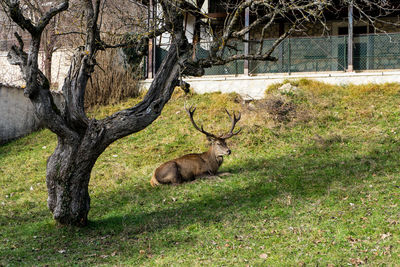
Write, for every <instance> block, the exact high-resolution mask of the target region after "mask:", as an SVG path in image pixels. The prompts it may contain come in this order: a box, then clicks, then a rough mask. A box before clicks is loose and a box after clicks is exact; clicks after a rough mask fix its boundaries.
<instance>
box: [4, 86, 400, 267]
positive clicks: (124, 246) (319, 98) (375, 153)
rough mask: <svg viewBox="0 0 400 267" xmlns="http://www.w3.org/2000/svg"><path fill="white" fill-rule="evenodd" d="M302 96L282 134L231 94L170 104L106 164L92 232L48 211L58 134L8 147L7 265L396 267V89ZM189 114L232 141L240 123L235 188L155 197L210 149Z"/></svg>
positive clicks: (295, 98) (95, 181) (187, 189)
mask: <svg viewBox="0 0 400 267" xmlns="http://www.w3.org/2000/svg"><path fill="white" fill-rule="evenodd" d="M295 83H296V85H298V86H299V87H300V88H302V89H301V91H300V93H299V94H296V95H291V96H284V97H285V101H290V102H292V103H295V104H296V106H297V112H296V114H294V115H293V117H291V119H290V120H289V121H285V122H278V121H274V120H273V119H272V117H271V116H270V115H268V114H267V113H266V111H265V109H264V108H263V107H264V105H263V101H260V102H258V103H255V104H254V106H252V107H250V108H248V107H246V106H242V105H241V104H240V103H238V101H237V99H238V96H236V95H224V94H206V95H192V96H187V97H185V96H182V95H180V94H178V95H176V96H175V97H174V98H173V99H172V100H171V101H170V102H169V104H168V105H167V106H166V108H165V110H164V111H163V114H162V116H161V117H160V118H159V119H157V120H156V121H155V122H154V123H153V124H152V125H151V126H150V127H148V128H147V129H145V130H144V131H141V132H139V133H137V134H134V135H131V136H129V137H126V138H124V139H122V140H119V141H118V142H116V143H114V144H113V145H111V146H110V147H109V148H108V149H107V150H106V151H105V152H104V154H103V155H102V156H101V157H100V158H99V160H98V162H97V163H96V165H95V167H94V169H93V172H92V178H91V181H90V194H91V198H92V202H91V204H92V206H91V211H90V213H89V219H90V224H89V226H88V227H86V228H69V227H64V228H58V227H56V226H55V223H54V222H53V220H52V218H51V214H50V212H49V211H48V209H47V207H46V198H47V196H46V185H45V173H46V170H45V167H46V159H47V157H48V156H49V155H50V154H51V152H52V151H53V149H54V148H55V146H56V137H55V135H54V134H52V133H51V132H49V131H48V130H42V131H39V132H37V133H34V134H31V135H29V136H27V137H25V138H22V139H20V140H17V141H14V142H11V143H9V144H7V145H3V146H1V147H0V166H1V167H0V266H2V265H5V266H8V265H10V266H20V265H35V266H44V265H50V266H59V265H68V266H69V265H82V266H87V265H134V266H137V265H145V266H154V265H174V266H189V265H194V266H202V265H213V266H231V265H238V266H245V265H250V266H265V265H272V266H289V265H311V266H315V265H322V266H327V265H329V264H332V265H335V266H345V265H358V264H361V263H365V264H368V265H392V266H393V265H396V264H398V263H399V262H400V230H399V229H400V227H399V220H400V219H399V218H400V179H399V177H400V164H399V162H400V136H399V133H400V127H399V123H400V110H399V105H400V86H399V85H397V84H385V85H373V84H370V85H364V86H354V85H350V86H342V87H335V86H328V85H325V84H322V83H318V82H313V81H307V80H300V81H296V82H295ZM277 87H278V86H275V87H273V88H270V89H269V92H270V94H269V95H268V96H267V97H270V96H271V94H276V90H277ZM137 101H138V99H131V100H128V101H126V102H124V103H122V104H119V105H115V106H108V107H103V108H99V109H97V110H93V111H92V113H91V114H92V116H96V117H104V116H106V115H107V114H109V113H110V112H113V111H115V110H118V109H120V108H122V107H127V106H129V105H132V104H133V103H136V102H137ZM185 101H187V102H188V103H189V104H191V103H194V104H196V105H197V107H198V108H197V111H196V114H195V119H196V120H197V121H199V122H202V123H203V124H204V126H205V128H206V129H207V130H210V131H216V132H222V131H224V129H228V128H229V121H228V118H227V116H226V114H224V110H223V109H224V108H225V107H227V108H228V109H230V110H237V111H238V110H241V111H242V113H243V116H242V120H241V121H240V122H239V124H240V125H239V126H241V127H243V131H242V133H241V134H240V135H238V136H235V137H234V138H232V139H231V140H230V143H229V144H230V147H231V149H232V151H233V153H232V155H231V156H229V157H226V159H225V162H224V164H223V165H222V168H221V171H229V172H231V173H232V175H231V176H225V177H222V178H221V179H208V180H207V179H205V180H199V181H197V182H194V183H189V184H183V185H181V186H162V187H158V188H151V187H150V184H149V180H150V177H151V174H152V172H153V170H154V169H155V168H156V167H157V166H158V165H159V164H161V163H162V162H164V161H166V160H168V159H171V158H174V157H176V156H179V155H182V154H185V153H188V152H200V151H203V150H205V149H206V148H207V143H206V141H205V138H204V137H203V136H201V134H200V133H198V132H196V131H195V130H194V129H193V127H192V126H191V124H190V122H189V120H188V118H187V116H186V113H185V112H184V111H183V104H184V102H185Z"/></svg>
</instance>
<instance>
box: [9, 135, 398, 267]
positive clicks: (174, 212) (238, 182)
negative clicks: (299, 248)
mask: <svg viewBox="0 0 400 267" xmlns="http://www.w3.org/2000/svg"><path fill="white" fill-rule="evenodd" d="M399 159H400V157H399V146H398V145H397V144H394V143H393V140H387V142H383V143H381V144H377V145H376V148H375V149H374V150H373V151H370V152H369V153H368V154H364V155H363V154H361V153H357V151H354V153H353V154H351V153H349V152H348V150H344V149H342V148H341V147H340V146H339V144H334V145H332V146H331V147H329V148H320V147H318V146H316V145H315V146H313V145H310V146H308V147H305V148H303V149H298V152H296V153H293V154H291V155H286V156H283V157H279V158H261V157H257V158H251V159H247V160H245V161H242V162H240V164H235V165H234V166H233V167H232V168H231V169H230V170H229V171H230V172H232V173H234V175H235V176H233V177H224V178H223V179H224V181H222V182H212V183H213V185H209V184H208V185H207V183H208V182H207V181H205V182H204V183H206V187H207V188H206V190H207V192H206V193H204V192H200V194H199V195H200V196H198V197H193V199H187V200H185V199H183V200H180V199H178V200H177V201H176V202H175V201H171V200H168V201H166V202H165V203H164V202H163V201H164V199H165V197H166V194H168V193H173V194H174V195H178V198H179V194H180V193H182V194H183V195H184V191H189V192H190V193H189V195H190V194H192V195H191V196H195V195H196V192H195V191H196V190H197V189H196V187H199V188H201V187H202V188H204V184H203V182H200V183H198V184H196V183H194V184H187V185H182V186H181V187H174V188H172V187H168V186H166V187H160V188H157V189H150V186H144V187H141V188H130V189H127V188H126V187H122V188H121V189H120V190H118V191H115V192H112V193H109V192H105V193H102V194H98V195H97V196H96V198H97V200H94V201H95V202H97V203H110V204H109V205H108V207H106V208H105V209H104V210H103V211H102V214H103V215H104V216H102V217H100V219H96V218H95V219H93V220H92V221H91V222H90V224H89V226H88V227H87V228H85V229H79V230H68V229H62V230H60V229H54V228H53V230H51V227H48V228H50V231H49V229H46V231H47V233H46V234H47V235H50V236H53V239H52V241H51V242H55V240H57V237H59V238H61V239H62V238H65V236H66V235H67V236H68V238H67V240H68V242H71V243H68V246H71V245H72V246H74V245H75V246H78V247H79V246H80V245H81V243H82V242H85V240H86V241H90V240H93V239H99V236H101V235H105V234H106V235H107V234H108V235H110V236H112V237H113V238H111V241H108V242H100V243H99V244H98V245H97V246H96V249H91V248H86V249H87V250H88V254H90V253H95V252H96V251H98V250H108V249H110V247H112V246H113V245H114V246H115V247H119V246H120V244H121V242H128V243H129V240H132V239H135V237H136V236H139V235H142V234H144V233H146V235H148V234H150V235H157V233H158V232H162V231H163V230H164V229H169V228H174V229H178V230H179V229H182V228H185V227H186V226H188V225H191V224H195V223H199V224H202V225H208V224H213V223H218V222H221V221H223V220H225V219H226V218H227V217H228V218H229V216H231V214H238V216H245V215H244V214H245V213H246V211H249V210H254V209H260V208H263V207H264V206H265V203H274V202H273V201H274V200H276V199H277V198H279V197H280V196H281V195H282V194H288V193H289V194H291V195H292V196H294V197H296V198H307V197H323V196H324V195H326V194H327V192H328V191H329V188H330V185H331V183H332V182H340V183H343V184H344V185H346V186H348V185H353V184H354V185H357V184H359V183H363V180H365V179H367V178H368V177H370V176H371V175H372V173H377V174H379V173H385V174H391V173H396V172H398V169H399V167H398V166H397V164H396V163H397V162H398V161H399ZM244 179H246V181H243V180H244ZM128 190H131V191H130V192H129V194H127V191H128ZM192 191H194V192H192ZM132 196H135V197H136V198H137V199H140V202H139V203H143V208H141V207H140V204H139V207H137V206H136V205H133V204H132V202H131V201H130V199H129V197H132ZM98 205H99V206H98V207H97V208H98V209H102V207H101V206H100V205H101V204H98ZM128 207H132V208H131V209H129V208H128ZM118 210H119V211H121V210H127V212H126V213H124V214H123V215H121V213H123V212H115V211H118ZM113 211H114V212H113ZM113 214H117V215H113ZM282 216H284V215H282ZM89 217H90V216H89ZM98 217H99V216H98ZM12 220H16V221H20V222H22V221H23V220H24V215H20V216H18V218H12ZM20 225H21V226H22V227H23V224H20ZM29 227H32V226H29ZM32 232H34V233H35V235H43V234H44V233H43V229H40V228H37V229H34V230H33V231H31V233H32ZM60 232H61V233H60ZM25 235H27V234H25ZM62 236H64V237H62ZM77 236H79V239H75V238H74V237H77ZM19 238H21V239H22V240H23V239H26V238H29V237H27V236H22V237H19ZM121 240H125V241H121ZM110 242H111V243H110ZM168 248H169V246H168V244H167V243H165V247H159V248H158V249H159V250H167V249H168ZM155 249H157V248H155ZM122 250H123V251H124V249H122ZM80 253H81V251H80V250H79V249H77V250H74V249H72V250H71V252H70V254H72V256H73V255H75V256H78V255H80ZM18 254H19V255H28V256H27V257H28V258H26V259H25V260H27V263H28V264H29V263H31V264H36V262H34V261H32V262H29V260H30V259H34V257H33V256H32V258H30V256H29V255H30V254H37V253H36V252H33V251H32V248H31V247H30V245H29V244H28V245H26V246H24V245H22V246H21V247H20V248H18ZM128 255H129V253H127V255H121V257H122V258H128V257H129V256H128ZM59 257H61V258H62V255H60V256H59ZM57 259H58V258H57ZM82 261H85V260H84V259H81V260H80V261H78V262H82ZM104 261H105V262H106V260H104ZM56 262H57V260H55V261H52V262H51V263H56Z"/></svg>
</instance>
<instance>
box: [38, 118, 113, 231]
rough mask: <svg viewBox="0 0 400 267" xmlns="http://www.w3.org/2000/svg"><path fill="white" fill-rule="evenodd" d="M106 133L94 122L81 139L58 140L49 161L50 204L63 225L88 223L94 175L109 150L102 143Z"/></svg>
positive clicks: (47, 180)
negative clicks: (91, 181) (91, 185)
mask: <svg viewBox="0 0 400 267" xmlns="http://www.w3.org/2000/svg"><path fill="white" fill-rule="evenodd" d="M103 133H104V130H103V126H101V125H100V124H99V123H98V122H97V121H96V120H92V121H91V123H90V125H89V127H88V128H87V130H86V132H85V134H84V135H83V136H81V137H80V138H78V139H76V140H74V141H70V140H65V139H62V138H60V137H58V145H57V147H56V149H55V151H54V153H53V154H52V155H51V156H50V157H49V159H48V161H47V173H46V183H47V190H48V199H47V205H48V207H49V209H50V211H51V212H52V213H53V217H54V219H55V220H56V221H57V222H58V223H60V224H62V225H77V226H84V225H86V224H87V221H88V219H87V218H88V213H89V209H90V197H89V190H88V186H89V180H90V173H91V171H92V168H93V166H94V164H95V163H96V160H97V158H98V157H99V156H100V154H101V153H102V152H103V151H104V149H105V146H104V145H102V144H101V141H102V140H103V136H104V135H103Z"/></svg>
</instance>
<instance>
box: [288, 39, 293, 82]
mask: <svg viewBox="0 0 400 267" xmlns="http://www.w3.org/2000/svg"><path fill="white" fill-rule="evenodd" d="M291 54H292V53H291V47H290V37H289V38H288V73H289V75H290V74H291V73H290V71H291V70H290V69H291V68H290V66H291Z"/></svg>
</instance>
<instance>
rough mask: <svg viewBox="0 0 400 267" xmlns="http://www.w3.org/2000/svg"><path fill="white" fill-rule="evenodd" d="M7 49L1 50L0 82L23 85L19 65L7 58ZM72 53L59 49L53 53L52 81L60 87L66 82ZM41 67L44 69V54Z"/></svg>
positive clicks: (40, 63)
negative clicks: (12, 63) (13, 63)
mask: <svg viewBox="0 0 400 267" xmlns="http://www.w3.org/2000/svg"><path fill="white" fill-rule="evenodd" d="M7 54H8V52H7V51H3V52H0V83H2V84H7V85H11V86H23V85H25V81H24V80H23V78H22V73H21V71H20V69H19V67H18V66H14V65H11V64H10V63H9V62H8V60H7ZM71 55H72V53H71V52H70V51H69V50H59V51H56V52H55V53H54V54H53V58H52V66H51V76H52V82H53V83H57V84H58V88H59V89H61V86H62V85H63V83H64V78H65V76H66V75H67V73H68V70H69V66H70V60H71ZM39 68H41V69H42V70H44V55H43V53H41V54H40V55H39Z"/></svg>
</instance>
